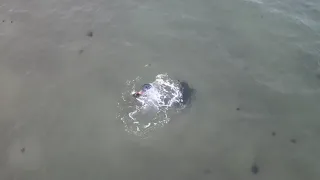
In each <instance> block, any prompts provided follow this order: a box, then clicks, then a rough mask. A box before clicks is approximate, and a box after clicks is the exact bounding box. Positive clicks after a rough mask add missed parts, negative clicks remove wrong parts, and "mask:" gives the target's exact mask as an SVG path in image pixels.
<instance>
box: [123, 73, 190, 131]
mask: <svg viewBox="0 0 320 180" xmlns="http://www.w3.org/2000/svg"><path fill="white" fill-rule="evenodd" d="M140 80H141V78H140V77H137V78H136V79H134V80H132V81H127V82H126V90H125V92H124V93H122V99H121V101H120V102H118V108H119V109H120V112H119V114H118V116H117V118H118V119H120V120H121V121H122V122H123V124H124V125H125V130H126V131H127V132H128V133H130V134H134V135H137V136H145V135H146V134H147V133H148V132H150V131H151V130H154V129H155V128H158V127H162V126H163V125H165V124H167V123H168V122H169V121H170V118H171V116H172V115H173V114H175V113H179V112H180V111H181V110H182V109H184V108H185V105H184V104H183V102H182V97H183V94H182V90H181V85H180V82H179V81H178V80H173V79H171V78H169V77H168V75H167V74H159V75H157V76H156V79H155V81H154V82H152V83H149V84H150V85H151V86H152V87H151V89H149V90H148V91H146V93H144V94H143V95H142V96H140V97H139V98H134V97H132V94H133V93H134V92H136V86H137V84H139V82H140Z"/></svg>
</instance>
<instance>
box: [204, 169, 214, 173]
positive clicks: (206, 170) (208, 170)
mask: <svg viewBox="0 0 320 180" xmlns="http://www.w3.org/2000/svg"><path fill="white" fill-rule="evenodd" d="M211 172H212V171H211V169H205V170H203V173H204V174H211Z"/></svg>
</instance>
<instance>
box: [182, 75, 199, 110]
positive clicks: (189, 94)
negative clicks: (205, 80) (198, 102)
mask: <svg viewBox="0 0 320 180" xmlns="http://www.w3.org/2000/svg"><path fill="white" fill-rule="evenodd" d="M180 88H181V92H182V104H183V105H190V103H191V100H192V99H193V98H194V95H195V92H196V91H195V89H193V88H191V87H190V86H189V84H188V83H187V82H184V81H180Z"/></svg>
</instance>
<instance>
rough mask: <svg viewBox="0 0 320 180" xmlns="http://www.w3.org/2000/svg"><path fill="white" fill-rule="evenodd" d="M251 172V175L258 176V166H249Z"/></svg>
mask: <svg viewBox="0 0 320 180" xmlns="http://www.w3.org/2000/svg"><path fill="white" fill-rule="evenodd" d="M251 172H252V174H258V173H259V166H258V165H257V164H256V163H254V164H253V165H252V166H251Z"/></svg>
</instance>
